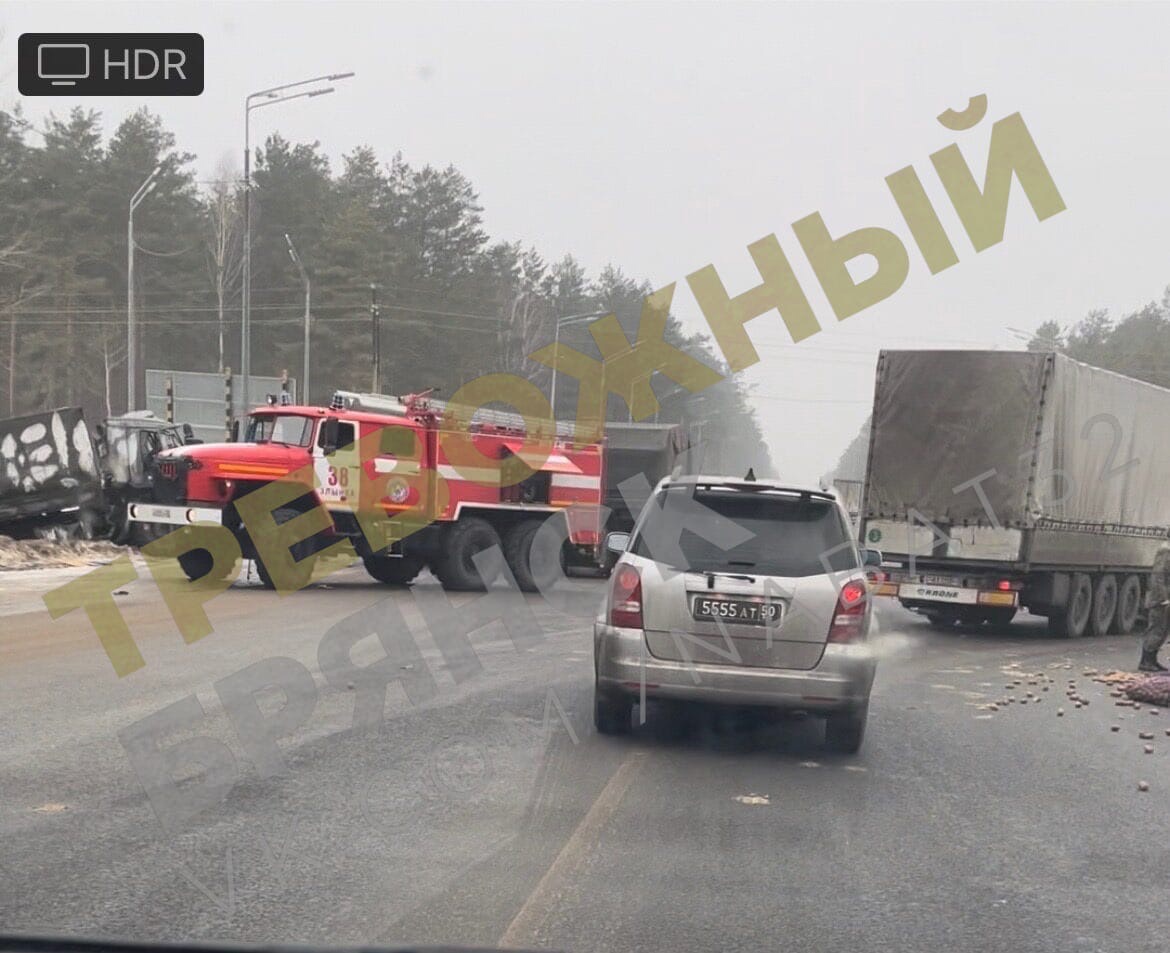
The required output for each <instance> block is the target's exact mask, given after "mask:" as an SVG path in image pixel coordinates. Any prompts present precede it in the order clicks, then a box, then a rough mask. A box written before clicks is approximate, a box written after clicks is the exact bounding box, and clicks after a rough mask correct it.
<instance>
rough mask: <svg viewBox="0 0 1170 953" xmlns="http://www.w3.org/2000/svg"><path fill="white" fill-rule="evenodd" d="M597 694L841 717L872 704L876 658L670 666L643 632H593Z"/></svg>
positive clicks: (828, 655) (829, 649)
mask: <svg viewBox="0 0 1170 953" xmlns="http://www.w3.org/2000/svg"><path fill="white" fill-rule="evenodd" d="M593 658H594V663H595V666H596V672H597V687H598V690H599V691H601V692H603V693H605V694H608V695H612V696H627V697H633V698H637V697H639V695H640V694H641V692H642V686H643V683H644V684H645V691H646V697H647V698H667V699H676V700H679V701H699V702H710V703H715V704H725V705H763V706H767V707H770V708H784V709H790V710H793V711H797V710H799V711H814V712H815V711H840V710H842V709H849V708H859V707H862V706H864V705H865V704H866V703H867V702H868V701H869V692H870V689H871V688H872V686H873V678H874V673H875V672H876V670H877V658H876V656H875V655H874V653H873V650H872V649H871V648H870V647H869V646H868V645H866V644H864V643H862V644H858V645H826V646H825V651H824V654H823V655H822V656H821V660H820V662H819V663H818V664H817V666H816V667H815V668H813V669H810V670H808V671H795V670H793V669H775V668H755V667H752V668H747V667H743V666H733V665H710V664H700V663H687V662H675V661H667V660H664V659H658V658H655V657H654V656H652V655H651V654H650V653H649V651H648V650H647V649H646V647H645V637H644V635H643V633H642V631H641V630H640V629H622V628H617V627H614V626H610V625H605V624H602V623H596V624H595V625H594V627H593Z"/></svg>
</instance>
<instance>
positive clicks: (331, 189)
mask: <svg viewBox="0 0 1170 953" xmlns="http://www.w3.org/2000/svg"><path fill="white" fill-rule="evenodd" d="M195 158H196V157H195V156H194V155H193V154H191V153H189V152H186V151H184V150H183V149H182V148H181V147H180V145H179V143H178V142H177V141H176V139H175V136H174V135H173V134H172V133H171V132H170V131H169V130H167V128H166V127H165V126H164V124H163V123H162V121H161V119H160V118H159V117H158V116H156V115H154V114H152V113H150V112H149V111H147V110H145V109H143V110H140V111H138V112H136V113H133V114H131V115H130V116H128V117H127V118H126V119H125V120H124V121H122V122H121V123H120V124H119V125H118V126H117V128H116V129H115V130H114V131H113V133H112V134H111V135H110V136H109V137H108V138H107V137H106V136H105V135H104V134H103V126H102V122H101V117H100V115H99V114H97V113H95V112H93V111H89V110H83V109H80V108H78V109H74V110H73V111H71V112H70V113H68V115H65V116H63V117H58V116H52V117H50V118H49V119H48V120H47V121H45V122H44V123H43V124H42V125H40V126H38V127H34V126H33V125H32V124H31V123H29V122H28V121H26V120H25V119H24V118H23V117H22V116H21V115H20V113H19V112H4V111H0V198H2V201H0V384H2V390H0V415H2V416H13V415H16V414H20V413H26V412H31V411H34V410H40V409H44V408H49V407H59V406H73V405H80V406H82V407H83V408H85V410H86V413H87V415H88V416H89V417H90V418H91V419H94V418H100V417H102V416H105V415H106V414H108V413H120V412H122V411H123V410H125V408H126V391H127V387H126V376H127V368H126V355H127V287H126V282H127V243H128V238H127V213H128V203H129V200H130V197H131V196H132V195H133V194H134V193H135V191H136V190H137V189H138V188H139V186H141V184H142V183H143V182H144V181H145V180H146V179H147V177H148V176H149V175H150V174H151V172H152V170H154V169H155V168H156V167H158V168H159V169H160V171H159V173H158V175H157V176H156V178H155V185H154V187H153V188H152V189H151V191H150V192H149V194H147V195H146V196H145V198H144V199H143V200H142V202H141V203H140V204H139V205H138V207H137V210H136V211H135V214H134V244H135V249H136V252H135V300H136V307H135V314H136V318H137V324H138V326H139V328H140V336H139V340H138V351H139V360H138V362H137V364H138V368H137V374H138V378H137V379H138V384H137V390H138V403H139V404H142V403H143V399H142V394H143V392H144V391H143V387H144V385H143V379H144V378H143V375H144V371H145V369H146V368H165V369H172V370H195V371H217V370H223V369H224V368H225V367H235V368H237V369H238V365H239V347H240V337H239V333H240V298H241V283H242V280H241V279H242V260H243V214H242V204H243V203H242V189H241V178H242V173H241V172H240V170H239V166H238V165H233V164H231V163H227V162H221V163H220V165H219V166H218V167H217V169H216V172H215V173H214V175H213V176H212V177H211V178H210V179H199V178H198V177H197V174H196V172H195V169H194V166H195ZM252 181H253V186H252V191H251V206H252V272H251V273H252V296H251V300H252V309H251V314H252V327H253V333H252V373H253V374H256V375H278V374H279V373H280V372H281V371H282V370H285V369H287V370H288V371H289V373H290V374H291V375H292V376H293V377H299V376H300V368H301V364H302V354H303V348H302V343H301V342H302V322H303V307H304V304H303V300H304V299H303V285H302V282H301V279H300V277H299V274H298V272H297V269H296V267H295V265H294V263H293V261H292V260H291V258H290V256H289V253H288V246H287V243H286V240H285V235H288V236H289V238H291V239H292V241H293V242H294V243H295V246H296V249H297V251H298V253H299V255H300V258H301V260H302V262H303V264H304V266H305V268H306V270H307V272H308V274H309V276H310V279H311V282H312V299H313V306H312V317H313V333H312V346H311V354H312V378H311V393H310V394H309V395H308V396H309V398H310V399H311V400H312V401H317V402H319V401H322V400H326V399H327V398H328V396H329V394H330V393H331V392H332V391H334V390H336V389H339V388H341V389H352V390H363V391H364V390H369V389H370V387H371V386H372V379H371V374H372V366H373V360H372V357H373V355H372V345H371V340H372V320H371V313H370V305H371V297H372V294H374V293H376V295H377V299H378V307H379V312H380V325H381V342H382V343H381V348H380V351H381V385H382V388H383V390H385V391H387V392H391V393H405V392H409V391H417V390H423V389H426V388H431V387H434V388H437V389H439V393H440V396H442V395H450V394H452V393H454V391H455V390H457V389H458V387H459V386H460V385H461V384H463V383H465V382H467V381H469V380H471V379H473V378H476V377H479V376H481V375H484V374H489V373H493V372H498V371H507V372H511V373H516V374H519V375H521V376H523V377H525V378H526V379H529V380H531V381H533V382H534V383H535V384H536V385H537V386H538V387H540V388H541V389H542V390H543V391H544V392H545V393H546V394H547V393H549V384H550V379H549V378H550V373H551V372H550V371H549V369H548V368H547V367H544V366H543V365H540V364H537V363H535V362H532V361H529V360H528V359H527V356H526V355H528V354H530V353H532V352H533V351H535V350H537V349H538V348H539V347H541V346H543V345H545V344H549V343H551V342H552V340H553V333H554V328H555V325H556V319H557V318H558V317H564V316H567V315H574V314H582V313H587V312H594V311H607V312H609V311H612V312H613V313H615V314H617V316H618V318H619V320H620V321H621V323H622V325H623V327H624V328H625V329H626V331H627V334H629V335H630V336H631V338H632V336H633V333H634V332H635V331H636V328H637V322H638V318H639V315H640V313H641V307H642V301H643V298H644V297H645V295H646V294H647V293H649V292H650V291H651V290H652V289H651V288H650V286H649V284H648V283H647V282H646V281H642V280H638V279H636V278H633V277H630V276H628V275H627V274H626V273H625V272H623V270H622V269H621V268H620V267H619V266H618V265H616V264H611V265H608V266H606V267H605V268H603V269H601V271H600V272H599V273H598V274H595V275H589V274H587V273H586V271H585V269H584V268H583V267H582V266H581V265H580V264H579V263H578V262H577V261H576V260H575V259H574V258H573V257H572V256H571V255H566V256H564V257H562V258H559V259H557V260H555V261H549V260H547V259H546V258H545V257H543V256H542V254H541V253H540V251H538V250H537V249H535V248H533V247H531V246H529V245H526V244H525V243H523V242H522V241H517V240H511V241H509V240H501V239H498V238H492V237H491V236H489V235H488V234H487V232H486V230H485V228H484V225H483V209H482V207H481V205H480V202H479V198H478V195H477V193H476V191H475V189H474V187H473V185H472V183H471V182H469V181H468V180H467V178H466V177H465V176H464V175H463V174H461V173H460V172H459V170H457V169H456V168H454V167H453V166H447V167H446V168H435V167H432V166H429V165H424V166H421V167H418V166H415V165H412V164H411V163H410V162H408V161H407V160H406V159H405V158H404V157H403V156H402V155H394V156H391V157H388V158H387V157H382V156H379V155H377V154H376V153H375V152H374V150H373V149H371V148H368V147H361V148H357V149H355V150H353V151H352V152H351V153H349V154H348V155H345V156H344V157H343V158H342V160H341V163H340V167H339V168H334V167H332V166H331V164H330V161H329V159H328V157H327V156H326V154H325V153H324V151H323V150H322V148H321V146H320V144H319V143H315V142H314V143H292V142H289V141H287V140H286V139H284V138H283V137H281V136H280V135H279V134H274V135H271V136H270V137H269V138H268V139H267V140H266V141H265V142H264V143H263V145H262V146H260V147H258V148H257V149H256V151H255V153H254V156H253V174H252ZM371 285H373V286H375V289H376V290H375V291H374V292H372V291H371ZM667 338H668V340H670V341H671V343H674V344H676V345H678V346H680V347H683V348H685V349H686V350H688V351H689V352H691V353H693V354H695V355H696V356H698V357H699V358H700V359H702V360H704V361H705V362H707V363H708V364H710V365H711V366H713V367H715V368H717V369H718V370H720V371H721V372H723V371H725V370H726V369H725V367H724V366H723V364H722V362H721V360H720V359H719V357H718V355H717V354H716V352H715V350H714V348H713V347H712V346H711V345H710V343H709V341H708V339H707V338H706V337H705V336H700V335H688V334H686V333H685V332H684V330H683V328H682V327H681V326H680V325H679V324H678V322H677V321H675V320H674V319H673V318H672V319H671V321H670V322H669V324H668V329H667ZM561 340H562V342H563V343H565V344H568V345H570V346H573V347H576V348H578V349H580V350H583V351H586V352H587V353H590V354H591V355H592V356H595V357H596V356H598V355H597V351H596V348H595V347H594V345H593V342H592V340H591V338H590V336H589V334H588V331H587V329H586V328H585V327H584V325H582V324H577V325H573V326H564V327H563V328H562V331H561ZM654 386H655V389H656V391H657V392H658V393H659V395H660V397H661V398H662V406H661V409H660V413H659V415H658V419H659V420H660V422H686V423H688V424H691V423H694V424H698V425H700V428H701V432H702V435H703V438H704V439H705V440H707V441H708V443H709V446H708V450H709V453H710V454H711V455H710V456H708V457H707V459H708V460H710V461H718V463H719V465H720V466H721V467H723V468H726V469H728V470H731V471H734V470H736V469H738V468H741V467H743V468H746V466H748V465H753V466H755V467H756V469H757V472H759V471H760V470H761V468H762V469H763V471H764V472H769V471H770V470H771V464H770V461H769V460H768V459H767V451H766V449H763V448H764V447H765V444H764V441H763V437H762V435H761V432H760V428H759V425H758V422H757V420H756V416H755V413H754V410H753V408H752V407H751V404H750V395H749V393H748V390H747V388H746V386H745V385H744V384H743V383H742V382H740V381H738V380H736V379H735V378H734V377H728V378H726V379H725V380H724V381H723V382H722V383H720V384H717V385H715V386H714V387H710V388H708V389H707V390H706V391H704V392H703V393H702V394H699V395H689V394H687V393H686V392H685V391H683V390H681V389H680V388H677V387H674V386H673V385H672V383H671V382H670V381H668V380H667V381H655V384H654ZM575 408H576V386H575V381H574V380H573V379H572V378H571V377H570V376H569V375H566V374H561V375H558V382H557V408H556V410H557V413H558V415H560V416H565V417H571V416H572V415H573V414H574V413H575ZM608 413H609V416H610V419H616V420H623V421H624V420H626V419H627V415H628V409H627V406H626V404H625V403H624V402H623V401H622V400H621V399H619V398H617V397H611V399H610V406H609V410H608ZM714 422H717V425H715V424H714ZM708 424H712V425H711V426H708ZM761 457H762V458H763V459H761Z"/></svg>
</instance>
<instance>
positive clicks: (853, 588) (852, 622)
mask: <svg viewBox="0 0 1170 953" xmlns="http://www.w3.org/2000/svg"><path fill="white" fill-rule="evenodd" d="M868 600H869V592H868V591H867V589H866V586H865V583H863V582H861V581H860V580H857V579H853V580H850V581H849V582H847V583H845V585H843V586H842V587H841V591H840V593H838V595H837V608H836V609H835V610H834V611H833V622H832V624H831V625H830V626H829V641H830V642H856V641H858V640H859V639H861V638H864V636H865V609H866V605H867V603H868Z"/></svg>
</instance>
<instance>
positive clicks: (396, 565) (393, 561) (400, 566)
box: [362, 556, 422, 586]
mask: <svg viewBox="0 0 1170 953" xmlns="http://www.w3.org/2000/svg"><path fill="white" fill-rule="evenodd" d="M362 563H363V564H364V565H365V567H366V572H368V573H369V574H370V575H371V576H372V577H373V578H374V579H377V580H378V582H384V583H386V585H388V586H405V585H408V584H409V583H411V582H413V581H414V577H415V576H417V575H418V574H419V571H420V570H421V569H422V560H421V559H419V558H418V557H417V556H367V557H366V558H365V559H363V560H362Z"/></svg>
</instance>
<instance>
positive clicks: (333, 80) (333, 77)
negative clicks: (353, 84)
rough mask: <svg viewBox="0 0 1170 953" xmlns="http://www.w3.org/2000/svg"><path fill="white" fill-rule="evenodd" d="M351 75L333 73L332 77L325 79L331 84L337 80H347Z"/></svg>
mask: <svg viewBox="0 0 1170 953" xmlns="http://www.w3.org/2000/svg"><path fill="white" fill-rule="evenodd" d="M353 75H354V74H353V73H334V74H333V75H332V76H326V77H325V79H326V80H327V81H328V82H330V83H332V82H335V81H336V80H339V79H349V78H350V77H351V76H353Z"/></svg>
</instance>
